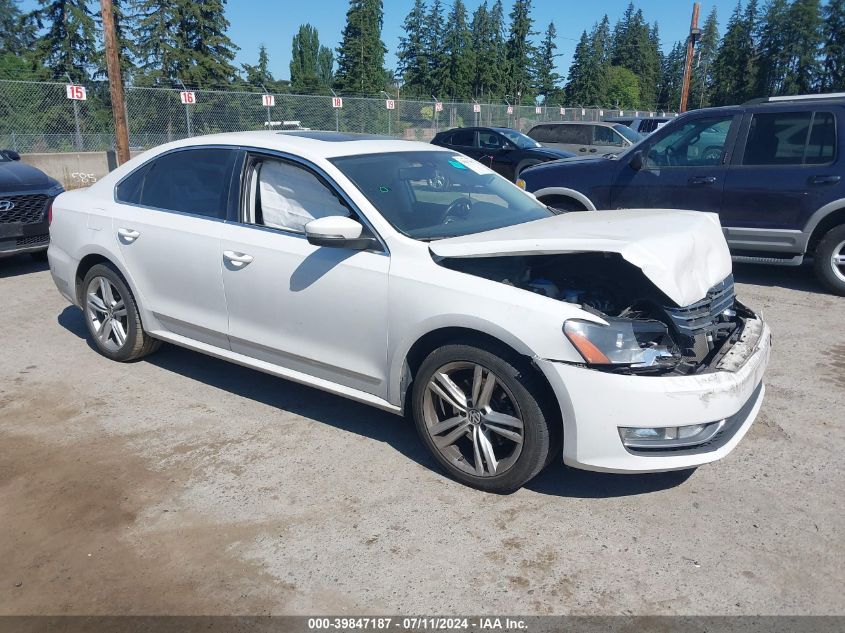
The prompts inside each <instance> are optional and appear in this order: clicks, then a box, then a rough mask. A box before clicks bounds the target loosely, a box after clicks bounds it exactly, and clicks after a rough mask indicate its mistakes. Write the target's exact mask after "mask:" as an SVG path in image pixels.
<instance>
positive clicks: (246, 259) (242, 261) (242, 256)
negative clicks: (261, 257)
mask: <svg viewBox="0 0 845 633" xmlns="http://www.w3.org/2000/svg"><path fill="white" fill-rule="evenodd" d="M223 257H225V258H226V261H227V262H229V263H230V264H231V265H232V266H233V267H234V268H243V267H244V266H246V265H247V264H249V263H250V262H252V255H247V254H246V253H236V252H235V251H223Z"/></svg>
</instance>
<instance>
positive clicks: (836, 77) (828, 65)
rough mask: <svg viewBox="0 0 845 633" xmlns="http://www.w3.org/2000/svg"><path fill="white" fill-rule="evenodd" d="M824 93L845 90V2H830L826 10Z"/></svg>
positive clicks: (839, 0)
mask: <svg viewBox="0 0 845 633" xmlns="http://www.w3.org/2000/svg"><path fill="white" fill-rule="evenodd" d="M823 31H824V45H823V47H822V54H823V56H824V62H823V64H824V72H823V73H822V77H823V78H824V79H823V82H822V91H823V92H840V91H843V90H845V0H828V3H827V6H825V8H824V26H823Z"/></svg>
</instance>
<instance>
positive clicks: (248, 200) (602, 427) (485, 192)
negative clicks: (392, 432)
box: [49, 131, 770, 492]
mask: <svg viewBox="0 0 845 633" xmlns="http://www.w3.org/2000/svg"><path fill="white" fill-rule="evenodd" d="M51 217H52V224H51V227H50V237H51V240H50V248H49V260H50V270H51V272H52V275H53V279H54V280H55V283H56V285H57V287H58V289H59V291H60V292H61V293H62V294H63V295H64V296H65V297H67V299H68V300H69V301H71V302H72V303H74V304H75V305H77V306H79V307H80V308H81V309H82V310H83V312H84V315H85V322H86V324H87V327H88V331H89V333H90V335H91V338H92V340H93V342H94V344H95V345H96V347H97V349H98V350H99V351H100V352H101V353H102V354H103V355H105V356H107V357H108V358H111V359H113V360H117V361H130V360H134V359H137V358H140V357H142V356H144V355H146V354H149V353H151V352H153V351H154V350H155V349H156V348H157V347H158V346H159V345H160V342H161V341H167V342H170V343H174V344H176V345H181V346H183V347H187V348H190V349H192V350H196V351H198V352H203V353H205V354H210V355H212V356H216V357H218V358H223V359H227V360H230V361H232V362H235V363H238V364H240V365H245V366H247V367H252V368H255V369H257V370H260V371H264V372H268V373H271V374H274V375H276V376H279V377H282V378H286V379H288V380H294V381H296V382H300V383H304V384H307V385H311V386H313V387H316V388H318V389H323V390H325V391H328V392H331V393H334V394H338V395H341V396H345V397H347V398H351V399H354V400H358V401H360V402H365V403H368V404H371V405H373V406H376V407H379V408H381V409H384V410H387V411H391V412H393V413H396V414H402V413H407V414H409V415H410V416H411V417H412V418H413V420H414V423H415V425H416V427H417V430H418V431H419V435H420V437H421V438H422V441H423V443H424V444H425V445H426V447H427V448H428V449H429V450H430V451H431V454H432V455H433V456H434V459H436V460H437V462H438V463H439V464H440V465H441V466H442V467H443V468H444V469H445V470H446V471H447V472H448V473H449V474H450V475H451V476H452V477H454V478H455V479H457V480H459V481H461V482H464V483H466V484H469V485H471V486H475V487H478V488H481V489H484V490H489V491H495V492H509V491H513V490H516V489H517V488H519V487H520V486H522V485H523V484H524V483H525V482H527V481H528V480H530V479H531V478H532V477H534V476H535V475H537V473H539V472H540V471H541V470H542V469H543V468H544V467H545V466H546V465H547V464H549V463H550V462H551V461H552V460H553V459H554V458H555V456H556V455H557V454H558V453H559V451H561V450H562V451H563V461H564V462H565V463H566V464H569V465H571V466H574V467H577V468H585V469H589V470H600V471H610V472H654V471H663V470H674V469H687V468H693V467H695V466H698V465H700V464H703V463H706V462H711V461H713V460H716V459H719V458H721V457H723V456H725V455H726V454H727V453H729V452H730V451H731V450H732V449H733V448H734V447H735V446H736V445H737V443H738V442H739V441H740V439H741V438H742V437H743V435H744V434H745V433H746V431H747V430H748V428H749V426H750V425H751V424H752V422H753V420H754V418H755V416H756V415H757V412H758V410H759V409H760V405H761V402H762V399H763V392H764V387H763V373H764V370H765V368H766V364H767V362H768V358H769V349H770V333H769V329H768V327H767V326H766V325H765V323H763V321H762V320H761V319H760V318H759V317H757V316H756V315H755V314H754V313H753V312H752V311H751V310H749V309H748V308H746V307H745V306H743V305H742V304H741V303H739V302H738V301H737V300H736V298H735V296H734V287H733V278H732V276H731V260H730V255H729V253H728V248H727V245H726V244H725V240H724V239H723V237H722V233H721V230H720V228H719V223H718V219H717V218H716V216H714V215H711V214H704V213H698V212H695V213H689V212H683V211H669V210H662V211H661V210H625V211H599V212H583V213H572V214H564V215H556V214H555V213H554V212H553V211H552V210H550V209H549V208H547V207H545V206H544V205H542V204H540V203H539V202H537V201H536V200H535V199H534V197H533V196H531V195H530V194H527V193H525V192H523V191H521V190H520V189H518V188H517V187H516V186H514V185H513V184H511V183H510V182H508V181H506V180H505V179H504V178H501V177H500V176H498V175H496V174H494V173H493V172H491V171H490V170H489V169H487V168H486V167H484V166H483V165H481V164H479V163H477V162H475V161H473V160H471V159H469V158H467V157H465V156H463V155H460V154H456V153H454V152H452V151H447V150H443V149H442V148H439V147H436V146H433V145H428V144H422V143H412V142H407V141H398V140H389V139H384V138H377V137H366V136H359V135H350V134H343V133H340V134H338V133H334V132H308V131H298V132H282V133H279V132H246V133H235V134H222V135H215V136H206V137H198V138H192V139H188V140H184V141H178V142H175V143H170V144H167V145H163V146H161V147H158V148H156V149H153V150H151V151H149V152H146V153H145V154H143V155H141V156H139V157H137V158H134V159H133V160H131V161H129V162H128V163H126V164H125V165H123V166H121V167H120V168H119V169H117V170H116V171H114V172H112V173H111V174H109V175H108V176H107V177H105V178H103V179H102V180H100V181H99V182H97V183H96V184H95V185H93V186H92V187H90V188H88V189H84V190H77V191H71V192H67V193H64V194H62V195H61V196H59V198H58V199H57V200H56V201H55V203H54V205H53V208H52V213H51Z"/></svg>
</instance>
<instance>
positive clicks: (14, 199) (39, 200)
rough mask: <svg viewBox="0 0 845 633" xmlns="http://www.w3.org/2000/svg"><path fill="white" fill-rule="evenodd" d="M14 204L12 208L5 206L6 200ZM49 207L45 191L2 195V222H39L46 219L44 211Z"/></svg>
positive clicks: (0, 197) (0, 215)
mask: <svg viewBox="0 0 845 633" xmlns="http://www.w3.org/2000/svg"><path fill="white" fill-rule="evenodd" d="M7 201H8V202H10V203H11V204H12V208H11V209H7V208H5V207H6V206H7V205H6V204H4V203H5V202H7ZM46 207H47V196H45V195H44V194H43V193H38V194H30V195H25V196H0V223H3V224H8V223H11V222H20V223H21V224H37V223H38V222H43V221H44V217H45V216H44V211H45V209H46Z"/></svg>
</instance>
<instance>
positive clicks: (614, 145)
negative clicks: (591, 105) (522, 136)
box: [528, 121, 642, 155]
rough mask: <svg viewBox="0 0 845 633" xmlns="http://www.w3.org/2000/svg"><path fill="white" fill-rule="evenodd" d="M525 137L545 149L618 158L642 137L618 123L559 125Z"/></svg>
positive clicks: (535, 129) (538, 128) (537, 127)
mask: <svg viewBox="0 0 845 633" xmlns="http://www.w3.org/2000/svg"><path fill="white" fill-rule="evenodd" d="M528 136H530V137H531V138H533V139H534V140H535V141H537V142H538V143H542V144H543V145H545V146H546V147H556V148H558V149H563V150H566V151H569V152H575V153H576V154H581V155H583V154H595V155H602V154H618V153H619V152H621V151H623V150H625V149H626V148H628V147H630V146H631V145H634V144H635V143H638V142H639V141H640V140H641V139H642V137H641V136H640V135H639V134H637V133H636V132H634V131H633V130H632V129H631V128H629V127H628V126H626V125H622V124H620V123H605V122H603V121H596V122H587V121H559V122H555V123H541V124H540V125H535V126H534V127H533V128H531V129H530V130H529V132H528Z"/></svg>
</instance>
